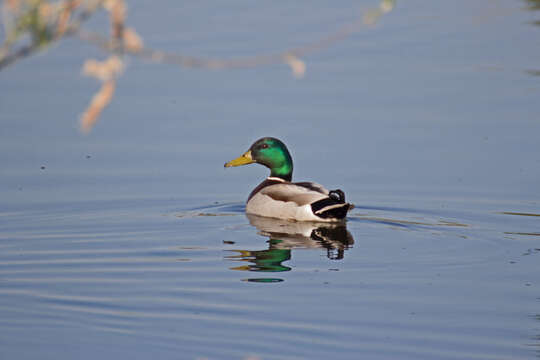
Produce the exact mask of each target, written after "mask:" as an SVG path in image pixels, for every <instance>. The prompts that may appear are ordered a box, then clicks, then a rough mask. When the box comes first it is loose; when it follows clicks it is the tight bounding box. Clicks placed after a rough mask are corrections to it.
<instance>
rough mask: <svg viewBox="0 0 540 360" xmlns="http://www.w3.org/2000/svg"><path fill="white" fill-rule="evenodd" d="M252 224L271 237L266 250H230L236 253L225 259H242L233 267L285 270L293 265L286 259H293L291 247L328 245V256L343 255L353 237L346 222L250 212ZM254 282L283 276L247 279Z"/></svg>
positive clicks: (338, 257) (321, 246)
mask: <svg viewBox="0 0 540 360" xmlns="http://www.w3.org/2000/svg"><path fill="white" fill-rule="evenodd" d="M247 217H248V219H249V222H250V224H251V225H253V226H255V227H256V228H257V229H258V230H259V234H260V235H262V236H267V237H268V238H269V240H268V241H267V242H268V249H267V250H253V251H252V250H230V251H231V252H235V253H236V254H235V255H229V256H226V259H228V260H232V261H238V262H243V263H245V264H242V265H240V266H235V267H232V268H231V270H241V271H258V272H282V271H290V270H291V268H290V267H288V266H286V265H283V262H285V261H287V260H290V259H291V250H292V249H313V248H321V249H326V256H327V257H328V258H329V259H332V260H340V259H343V256H344V255H345V250H347V249H348V248H350V247H351V246H352V245H353V243H354V239H353V237H352V235H351V233H350V232H349V231H347V227H346V225H345V224H344V223H335V224H332V223H315V222H291V221H285V220H279V219H271V218H265V217H260V216H255V215H247ZM245 281H254V282H277V281H283V280H282V279H275V278H256V279H245Z"/></svg>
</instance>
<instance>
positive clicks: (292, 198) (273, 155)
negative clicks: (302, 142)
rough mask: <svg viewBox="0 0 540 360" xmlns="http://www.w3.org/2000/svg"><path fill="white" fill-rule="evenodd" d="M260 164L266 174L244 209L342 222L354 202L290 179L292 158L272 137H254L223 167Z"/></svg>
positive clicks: (295, 218)
mask: <svg viewBox="0 0 540 360" xmlns="http://www.w3.org/2000/svg"><path fill="white" fill-rule="evenodd" d="M253 163H257V164H261V165H264V166H266V167H267V168H269V169H270V176H268V177H267V178H266V179H265V180H264V181H263V182H262V183H260V184H259V185H258V186H257V187H256V188H255V189H253V191H252V192H251V193H250V195H249V197H248V199H247V202H246V213H247V214H251V215H257V216H263V217H269V218H276V219H282V220H291V221H316V222H343V221H345V217H346V216H347V212H348V211H349V210H351V209H352V208H353V207H354V205H353V204H350V203H348V202H346V201H345V193H344V192H343V191H342V190H340V189H336V190H328V189H326V188H325V187H324V186H322V185H320V184H317V183H314V182H292V173H293V161H292V157H291V154H290V153H289V150H288V149H287V146H285V144H284V143H283V142H282V141H281V140H279V139H277V138H274V137H263V138H261V139H259V140H257V141H255V142H254V143H253V144H252V145H251V147H250V148H249V150H248V151H246V152H245V153H243V154H242V155H240V156H239V157H238V158H236V159H234V160H231V161H229V162H227V163H225V167H235V166H242V165H247V164H253Z"/></svg>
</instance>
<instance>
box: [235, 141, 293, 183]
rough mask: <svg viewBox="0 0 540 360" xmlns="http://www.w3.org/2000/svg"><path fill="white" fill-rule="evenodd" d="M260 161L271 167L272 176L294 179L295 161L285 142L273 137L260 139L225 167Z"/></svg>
mask: <svg viewBox="0 0 540 360" xmlns="http://www.w3.org/2000/svg"><path fill="white" fill-rule="evenodd" d="M252 163H259V164H262V165H264V166H266V167H267V168H269V169H270V176H275V177H279V178H282V179H284V180H287V181H291V179H292V171H293V162H292V158H291V154H289V150H287V147H286V146H285V144H284V143H282V142H281V141H280V140H278V139H276V138H272V137H265V138H262V139H259V140H257V141H255V142H254V143H253V145H251V147H250V148H249V150H248V151H246V152H245V153H244V154H242V156H240V157H238V158H236V159H234V160H231V161H229V162H228V163H226V164H225V167H230V166H240V165H247V164H252Z"/></svg>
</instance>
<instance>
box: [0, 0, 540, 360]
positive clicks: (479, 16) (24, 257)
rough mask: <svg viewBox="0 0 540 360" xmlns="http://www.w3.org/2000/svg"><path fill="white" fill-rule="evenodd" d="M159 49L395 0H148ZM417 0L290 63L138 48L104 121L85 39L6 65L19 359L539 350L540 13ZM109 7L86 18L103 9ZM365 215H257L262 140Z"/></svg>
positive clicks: (293, 41)
mask: <svg viewBox="0 0 540 360" xmlns="http://www.w3.org/2000/svg"><path fill="white" fill-rule="evenodd" d="M129 4H130V19H131V24H132V25H133V26H135V27H136V28H137V29H138V31H139V33H140V34H141V35H142V36H143V38H144V40H145V42H146V44H147V45H149V46H152V47H156V48H163V49H166V50H168V51H175V52H183V53H187V54H191V55H204V56H221V57H233V56H241V55H248V54H252V53H261V52H263V53H268V52H274V51H277V50H281V49H283V48H286V47H289V46H296V45H299V44H304V43H307V42H310V41H312V40H314V39H317V38H319V37H321V36H324V34H326V33H328V32H332V31H335V30H336V29H337V28H339V24H342V23H346V22H350V21H352V20H354V17H355V15H356V14H357V13H360V11H361V10H363V9H368V8H370V7H372V6H376V5H377V2H375V1H373V2H362V3H357V2H343V3H341V2H340V6H339V7H337V6H336V5H335V2H331V1H315V2H310V4H309V6H308V5H306V4H301V3H298V4H287V5H286V7H284V6H285V5H283V4H273V3H268V4H266V3H253V2H248V1H233V2H231V3H228V4H227V7H225V5H223V4H221V3H215V2H199V3H196V4H195V3H188V4H182V5H179V4H178V3H177V2H173V1H170V2H160V4H163V5H162V6H163V8H156V6H151V5H150V3H147V2H143V1H133V2H130V3H129ZM534 4H535V3H534V2H532V1H531V2H526V1H517V0H516V1H510V0H504V1H503V0H501V1H487V0H486V1H475V2H470V1H454V2H433V3H426V2H421V1H407V2H398V3H397V7H396V9H395V10H394V11H393V12H392V13H390V14H388V15H387V16H386V17H384V18H383V19H381V21H380V22H379V23H378V25H377V26H376V27H374V28H366V29H364V30H363V31H361V32H359V33H357V34H355V35H353V36H351V37H350V38H348V39H346V40H344V41H343V42H341V43H339V44H337V45H336V46H334V47H332V48H330V49H328V50H325V51H322V52H319V53H316V54H314V55H312V56H309V57H307V58H306V59H305V60H306V63H307V66H308V71H307V74H306V77H305V78H304V79H301V80H297V79H294V78H293V77H292V76H291V74H290V70H289V69H288V68H287V67H286V66H280V65H275V66H269V67H260V68H255V69H248V70H231V71H221V72H216V71H201V70H190V69H177V68H175V67H172V66H157V65H151V64H146V63H143V62H140V61H137V60H132V61H130V64H129V67H128V69H127V71H126V73H125V74H124V76H123V77H122V78H121V80H120V82H119V87H118V91H117V94H116V96H115V99H114V101H113V103H112V104H111V106H110V107H109V108H107V110H106V111H105V112H104V113H103V115H102V118H101V122H100V123H99V124H98V125H97V127H96V128H95V129H94V131H93V132H92V133H91V134H90V135H88V136H82V135H80V134H79V133H78V131H77V116H78V114H80V113H81V112H82V110H83V109H84V107H85V106H86V104H87V102H88V101H89V99H90V98H91V96H92V94H93V91H95V89H96V87H97V84H96V83H95V82H94V81H93V80H92V79H87V78H83V77H80V76H79V73H80V66H81V64H82V63H83V61H84V59H85V58H87V57H98V58H101V57H103V54H102V53H100V52H99V51H97V50H95V49H93V48H92V47H91V46H88V45H81V44H77V42H76V41H75V40H68V41H66V42H64V43H62V44H60V45H59V46H57V47H55V48H54V49H53V50H52V51H50V52H48V53H46V54H43V55H39V56H37V57H34V58H31V59H27V60H25V61H24V62H21V63H19V64H17V65H16V66H14V67H11V68H9V69H7V70H5V71H3V72H1V73H0V81H1V83H2V85H3V90H4V91H3V92H2V96H1V97H0V109H2V111H1V112H0V128H1V131H0V164H1V168H0V199H1V200H0V358H1V359H35V358H40V359H73V358H77V359H94V358H96V357H100V358H128V357H129V358H134V359H148V358H149V357H153V358H159V359H204V358H208V359H246V358H251V359H330V358H336V359H358V358H366V359H533V358H538V357H540V340H539V339H540V281H539V278H540V277H539V272H540V117H539V115H538V114H539V113H540V101H539V100H538V99H539V95H540V85H539V80H540V78H539V77H538V76H537V74H538V72H539V71H540V47H539V46H538V45H539V44H538V41H537V40H536V39H538V35H539V34H540V26H537V25H535V22H538V21H539V19H540V11H535V10H532V9H530V8H529V6H532V5H534ZM104 22H105V19H101V18H96V19H95V20H93V21H92V24H91V26H98V25H99V24H101V23H104ZM266 135H270V136H276V137H279V138H281V139H282V140H284V141H285V143H287V144H288V145H289V148H290V150H291V152H292V155H293V158H294V160H295V174H294V177H295V179H297V180H315V181H317V182H320V183H322V184H324V185H326V186H327V187H330V188H336V187H339V188H342V189H343V190H344V191H345V192H346V194H347V198H348V200H350V201H352V202H353V203H355V205H356V208H355V209H354V210H353V211H352V212H351V214H350V217H349V219H348V221H347V223H346V226H341V227H335V226H334V227H329V226H323V225H316V224H298V223H287V222H279V221H272V220H268V219H261V218H247V217H246V216H245V214H244V201H245V198H246V197H247V195H248V194H249V192H250V191H251V189H252V188H253V187H254V186H256V184H258V182H259V181H260V180H261V179H262V178H263V177H264V176H266V173H267V172H266V169H264V168H262V167H260V166H255V165H252V166H246V167H242V168H234V169H223V163H224V162H225V161H228V160H230V159H232V158H234V157H236V156H238V155H240V154H241V153H242V152H243V151H245V150H246V149H247V148H248V147H249V145H250V144H251V142H252V141H253V140H255V139H257V138H259V137H261V136H266Z"/></svg>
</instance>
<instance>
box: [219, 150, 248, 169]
mask: <svg viewBox="0 0 540 360" xmlns="http://www.w3.org/2000/svg"><path fill="white" fill-rule="evenodd" d="M254 162H255V160H253V158H252V157H251V150H249V151H246V152H245V153H243V154H242V156H240V157H237V158H236V159H234V160H231V161H229V162H228V163H226V164H225V167H231V166H240V165H247V164H251V163H254Z"/></svg>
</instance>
